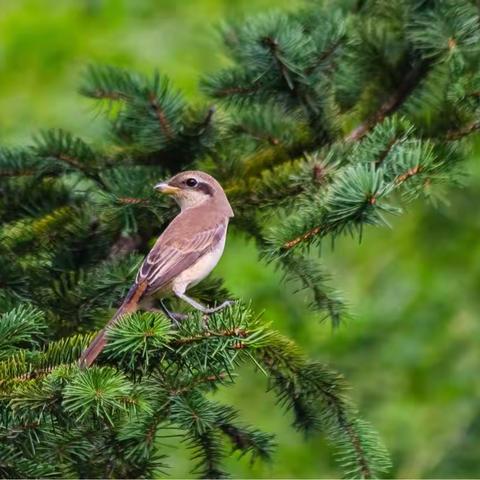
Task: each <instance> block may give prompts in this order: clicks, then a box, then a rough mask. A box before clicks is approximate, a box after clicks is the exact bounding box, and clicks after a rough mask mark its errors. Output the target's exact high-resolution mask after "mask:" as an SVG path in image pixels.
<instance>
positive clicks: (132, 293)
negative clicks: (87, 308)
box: [78, 284, 146, 367]
mask: <svg viewBox="0 0 480 480" xmlns="http://www.w3.org/2000/svg"><path fill="white" fill-rule="evenodd" d="M145 289H146V284H139V285H138V284H134V285H133V286H132V288H130V290H129V292H128V293H127V296H126V297H125V300H124V301H123V303H122V304H121V305H120V308H119V309H118V310H117V311H116V312H115V315H114V316H113V317H112V319H111V320H110V321H109V322H108V323H107V324H106V325H105V327H104V328H102V330H100V331H99V332H98V334H97V336H96V337H95V338H94V339H93V340H92V342H91V343H90V345H89V346H88V347H87V348H86V349H85V350H84V351H83V352H82V355H81V357H80V359H79V361H78V364H79V365H80V367H89V366H90V365H91V364H92V363H93V362H94V361H95V360H96V358H97V357H98V356H99V355H100V353H101V352H102V350H103V349H104V347H105V345H106V344H107V339H106V332H107V327H109V326H111V325H115V323H117V322H118V320H119V319H120V318H121V317H122V316H123V315H126V314H127V313H133V312H136V311H137V309H138V302H139V301H140V298H141V297H142V295H143V293H144V292H145Z"/></svg>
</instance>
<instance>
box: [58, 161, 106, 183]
mask: <svg viewBox="0 0 480 480" xmlns="http://www.w3.org/2000/svg"><path fill="white" fill-rule="evenodd" d="M52 157H54V158H57V159H58V160H60V161H61V162H63V163H66V164H67V165H69V166H70V167H72V168H74V169H75V170H79V171H80V172H82V173H83V174H84V175H85V176H86V177H88V178H90V179H91V180H93V181H94V182H96V183H98V184H99V185H100V186H101V187H103V188H105V189H106V188H107V186H106V184H105V182H104V181H103V180H102V177H100V175H98V174H97V173H93V172H90V171H89V169H88V168H86V166H85V165H84V164H83V163H82V162H79V161H78V160H77V159H76V158H74V157H72V156H71V155H67V154H66V153H59V154H58V155H52Z"/></svg>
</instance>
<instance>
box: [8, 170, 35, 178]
mask: <svg viewBox="0 0 480 480" xmlns="http://www.w3.org/2000/svg"><path fill="white" fill-rule="evenodd" d="M35 173H37V171H36V170H3V171H1V172H0V177H28V176H30V175H34V174H35Z"/></svg>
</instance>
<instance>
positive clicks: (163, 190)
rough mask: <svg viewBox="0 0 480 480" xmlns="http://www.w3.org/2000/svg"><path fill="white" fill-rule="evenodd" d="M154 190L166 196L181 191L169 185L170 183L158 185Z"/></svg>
mask: <svg viewBox="0 0 480 480" xmlns="http://www.w3.org/2000/svg"><path fill="white" fill-rule="evenodd" d="M153 188H154V189H155V190H158V191H159V192H161V193H164V194H165V195H175V194H176V193H177V192H179V191H180V189H179V188H177V187H172V185H169V184H168V183H157V184H156V185H155V186H154V187H153Z"/></svg>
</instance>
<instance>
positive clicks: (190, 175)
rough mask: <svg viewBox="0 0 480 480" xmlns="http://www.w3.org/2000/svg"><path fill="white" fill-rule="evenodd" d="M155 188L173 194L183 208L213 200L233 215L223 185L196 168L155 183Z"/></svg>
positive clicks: (229, 214)
mask: <svg viewBox="0 0 480 480" xmlns="http://www.w3.org/2000/svg"><path fill="white" fill-rule="evenodd" d="M155 190H158V191H160V192H161V193H164V194H166V195H171V196H172V197H173V198H174V199H175V201H176V202H177V203H178V205H179V206H180V208H181V209H182V210H185V209H186V208H192V207H198V206H200V205H202V204H203V203H204V202H207V201H211V202H213V203H215V205H217V207H218V208H220V209H224V210H225V213H226V214H227V216H229V217H233V212H232V209H231V207H230V204H229V203H228V200H227V197H226V195H225V192H224V191H223V188H222V186H221V185H220V184H219V183H218V182H217V181H216V180H215V179H214V178H213V177H212V176H210V175H208V174H207V173H204V172H200V171H194V170H191V171H187V172H181V173H177V175H175V176H173V177H172V178H171V179H170V180H168V181H167V182H162V183H158V184H157V185H155Z"/></svg>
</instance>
